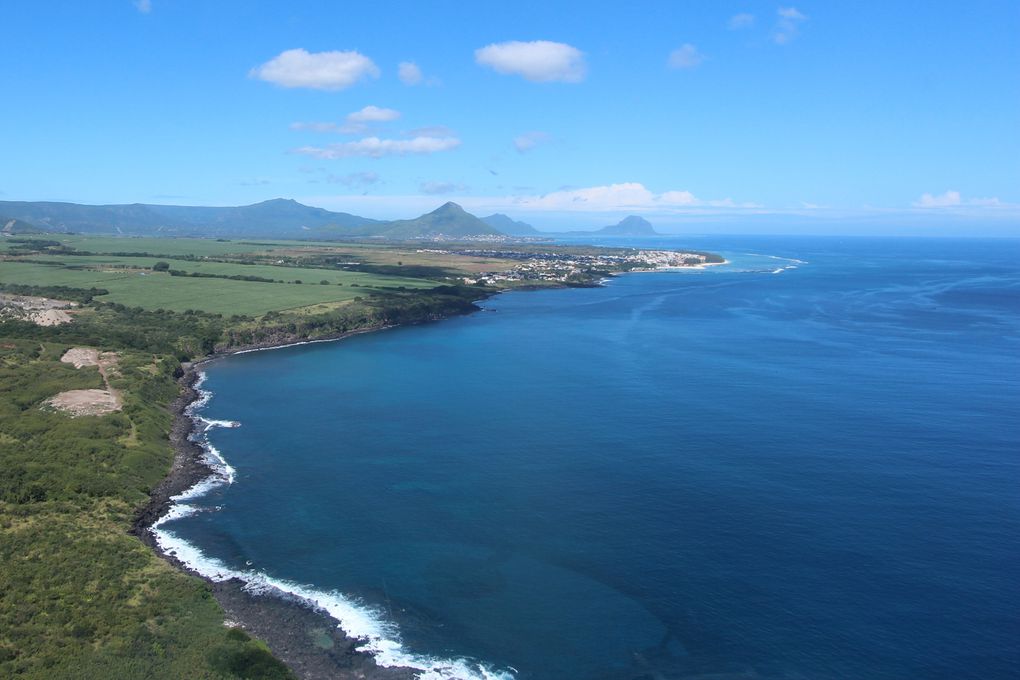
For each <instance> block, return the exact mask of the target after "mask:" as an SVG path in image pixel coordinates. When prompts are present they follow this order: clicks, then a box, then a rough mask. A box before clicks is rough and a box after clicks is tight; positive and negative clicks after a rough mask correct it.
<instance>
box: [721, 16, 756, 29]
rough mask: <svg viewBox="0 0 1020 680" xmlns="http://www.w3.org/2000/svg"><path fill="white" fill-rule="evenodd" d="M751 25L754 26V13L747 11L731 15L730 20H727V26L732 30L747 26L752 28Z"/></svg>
mask: <svg viewBox="0 0 1020 680" xmlns="http://www.w3.org/2000/svg"><path fill="white" fill-rule="evenodd" d="M751 26H754V15H753V14H748V13H747V12H741V13H740V14H734V15H733V16H731V17H730V20H729V21H727V22H726V28H728V29H730V30H731V31H739V30H742V29H745V28H751Z"/></svg>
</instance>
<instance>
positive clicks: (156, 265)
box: [0, 237, 485, 680]
mask: <svg viewBox="0 0 1020 680" xmlns="http://www.w3.org/2000/svg"><path fill="white" fill-rule="evenodd" d="M138 241H142V239H137V240H136V239H121V240H115V239H89V238H86V239H83V238H80V237H75V238H74V239H67V240H64V239H60V240H59V241H53V240H49V239H20V240H19V241H18V242H14V241H13V239H10V238H7V239H4V240H3V241H2V242H3V243H4V245H5V246H6V247H7V250H6V254H4V255H0V258H2V262H0V292H5V293H14V294H19V295H30V296H40V297H51V298H55V299H60V300H70V301H74V302H77V303H78V304H79V307H78V308H77V309H75V310H73V315H74V316H73V321H72V322H70V323H64V324H60V325H53V326H41V325H36V324H34V323H31V322H29V321H26V320H20V319H19V320H7V321H3V322H0V677H12V678H26V679H30V678H31V679H36V678H38V679H42V678H46V679H50V678H96V679H100V678H102V679H103V680H105V679H107V678H168V679H169V678H250V679H255V678H290V677H292V675H291V674H290V672H289V670H288V669H286V668H285V667H284V666H282V664H280V662H279V661H277V660H276V659H275V658H274V657H273V656H272V654H271V653H270V652H269V650H268V648H266V646H265V645H264V644H263V643H261V642H259V641H257V640H253V639H251V638H249V637H248V635H247V634H246V633H244V632H243V631H241V630H238V629H228V628H226V627H224V625H223V612H222V610H221V609H220V608H219V605H218V604H217V603H216V601H215V600H214V599H213V598H212V595H211V591H210V589H209V587H208V586H207V585H206V584H205V583H204V582H203V581H201V580H200V579H197V578H193V577H191V576H188V575H186V574H184V573H182V572H179V571H177V570H176V569H174V568H173V567H171V566H170V565H169V564H168V563H166V562H164V561H163V560H162V559H160V558H158V557H157V556H156V555H155V554H154V553H153V552H152V551H151V550H149V548H147V547H146V546H145V545H143V544H142V543H141V542H140V541H139V540H138V539H137V538H135V537H133V536H131V535H130V534H129V533H128V532H129V529H130V527H131V525H132V522H133V520H134V518H135V516H136V513H137V512H138V511H139V509H140V508H141V507H143V506H144V505H145V503H146V502H147V501H148V497H149V492H150V490H151V489H152V488H153V487H155V486H156V485H157V484H158V483H159V481H160V480H161V479H162V478H163V477H164V476H165V475H166V473H167V471H168V470H169V467H170V463H171V460H172V457H173V453H172V451H171V448H170V445H169V439H168V433H169V429H170V426H171V423H172V414H171V412H170V410H169V405H170V403H171V402H172V401H173V400H174V399H175V398H176V396H177V394H178V386H177V384H176V381H175V377H176V376H178V375H180V372H181V364H180V362H181V361H185V360H190V359H195V358H199V357H203V356H206V355H208V354H210V353H212V352H214V351H217V350H226V349H229V348H231V347H237V346H241V345H254V344H260V343H281V342H288V341H293V340H298V339H305V338H308V339H312V338H324V337H335V336H337V335H339V334H342V333H345V332H349V331H355V330H360V329H366V328H376V327H381V326H385V325H391V324H398V323H414V322H419V321H426V320H430V319H436V318H440V317H443V316H448V315H451V314H458V313H464V312H468V311H470V310H472V309H474V305H473V304H472V300H474V299H477V298H479V297H482V296H484V295H485V293H484V292H480V291H479V290H478V289H474V288H468V287H464V286H457V285H449V282H448V280H449V278H450V277H449V276H446V274H448V273H449V272H450V271H453V273H456V271H455V270H450V269H448V268H447V267H446V266H445V265H444V266H437V267H432V269H431V270H430V271H433V272H438V273H439V274H440V276H438V278H435V279H432V280H426V279H421V278H417V277H414V276H406V275H405V276H399V275H390V274H385V275H384V274H379V273H374V272H366V271H351V270H349V269H345V268H344V267H346V266H348V265H345V264H342V263H345V262H353V261H354V260H353V259H352V256H351V255H350V252H352V251H354V252H359V249H360V248H361V247H360V246H358V245H352V244H345V246H344V248H343V250H342V251H341V250H338V249H337V248H336V247H335V246H334V247H325V246H317V245H314V244H307V243H304V244H294V243H277V244H261V243H260V244H240V243H236V242H234V243H223V242H216V241H188V242H185V241H169V240H167V241H157V240H155V239H153V240H151V242H150V243H148V244H146V245H147V246H148V247H151V248H152V250H153V251H154V252H153V253H151V254H149V253H146V252H144V251H135V250H134V249H133V248H131V249H126V248H125V246H126V245H127V244H131V245H135V244H137V242H138ZM188 245H190V246H193V247H194V249H189V248H188V247H186V246H188ZM11 246H17V247H11ZM103 249H109V250H114V249H115V252H119V253H135V254H123V255H107V254H102V253H100V252H99V251H101V250H103ZM365 250H366V253H367V254H369V255H371V254H372V253H375V252H376V251H375V250H373V249H367V248H366V249H365ZM196 251H198V252H204V253H205V254H203V255H198V254H197V252H196ZM214 252H216V253H217V254H212V253H214ZM270 252H272V254H269V253H270ZM81 253H91V254H81ZM389 257H390V254H386V255H385V256H382V257H380V259H379V260H377V261H376V264H375V265H373V264H372V260H371V258H370V257H360V258H358V262H359V263H364V266H366V267H372V266H380V267H392V268H395V269H396V270H397V271H396V274H405V273H412V272H415V271H420V269H415V268H414V267H413V266H409V267H408V268H406V269H404V268H402V267H401V266H398V265H390V264H389V262H390V259H389ZM392 257H394V258H404V259H407V260H408V262H409V263H415V260H414V254H413V252H412V253H408V252H407V251H404V250H401V251H399V253H398V254H395V255H392ZM426 257H427V256H426ZM417 264H418V265H420V266H426V265H421V260H418V261H417ZM175 274H176V275H175ZM196 275H197V276H196ZM225 277H247V278H225ZM261 278H265V279H267V280H268V281H263V280H261ZM299 280H303V281H305V282H306V283H305V284H300V283H294V282H295V281H299ZM277 281H288V283H277ZM313 283H314V284H315V285H308V284H313ZM78 346H85V347H93V348H96V349H99V350H101V351H114V352H116V353H117V355H118V357H119V358H118V360H117V362H116V365H115V366H114V367H110V368H107V375H108V378H109V381H110V386H111V388H112V389H114V390H116V391H117V392H118V393H119V395H120V397H121V399H122V403H123V407H122V409H121V410H120V411H116V412H114V413H110V414H108V415H104V416H80V417H71V416H69V415H66V414H65V413H62V412H59V411H56V410H54V409H52V408H50V407H48V406H47V405H46V402H47V400H48V399H50V398H51V397H53V396H55V395H57V394H58V393H61V392H65V391H68V390H83V389H101V388H103V387H104V384H103V380H102V377H101V376H100V373H99V371H98V369H97V368H96V367H89V366H85V367H82V368H80V369H76V368H74V367H73V366H72V365H70V364H67V363H63V362H61V361H60V358H61V357H62V356H63V355H64V353H65V352H66V351H67V350H68V349H69V348H72V347H78Z"/></svg>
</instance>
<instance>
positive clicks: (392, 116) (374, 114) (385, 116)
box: [347, 105, 400, 123]
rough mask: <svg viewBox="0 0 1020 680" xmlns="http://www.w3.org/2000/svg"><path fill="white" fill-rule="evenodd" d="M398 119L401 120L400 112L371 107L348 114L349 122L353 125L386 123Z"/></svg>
mask: <svg viewBox="0 0 1020 680" xmlns="http://www.w3.org/2000/svg"><path fill="white" fill-rule="evenodd" d="M397 118H400V111H396V110H394V109H384V108H380V107H378V106H371V105H369V106H366V107H365V108H363V109H361V110H359V111H355V112H354V113H349V114H347V120H348V121H350V122H351V123H385V122H387V121H391V120H396V119H397Z"/></svg>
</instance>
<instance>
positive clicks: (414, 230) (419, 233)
mask: <svg viewBox="0 0 1020 680" xmlns="http://www.w3.org/2000/svg"><path fill="white" fill-rule="evenodd" d="M352 233H361V234H362V235H365V236H376V237H382V238H392V239H416V238H434V237H437V236H445V237H447V238H460V237H464V236H502V235H503V233H502V232H500V231H499V230H498V229H495V228H493V227H491V226H489V225H488V224H486V223H485V222H483V221H482V220H480V219H478V218H477V217H475V216H474V215H472V214H471V213H469V212H467V211H466V210H464V208H462V207H460V206H459V205H457V204H456V203H452V202H451V203H444V204H443V205H441V206H439V207H438V208H436V209H435V210H433V211H432V212H430V213H426V214H424V215H422V216H421V217H416V218H414V219H413V220H394V221H393V222H384V223H381V224H373V225H371V226H370V227H368V228H364V229H356V230H352Z"/></svg>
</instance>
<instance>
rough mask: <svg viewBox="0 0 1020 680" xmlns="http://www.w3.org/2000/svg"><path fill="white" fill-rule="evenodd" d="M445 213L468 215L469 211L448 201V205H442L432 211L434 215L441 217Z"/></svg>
mask: <svg viewBox="0 0 1020 680" xmlns="http://www.w3.org/2000/svg"><path fill="white" fill-rule="evenodd" d="M443 213H454V214H460V213H465V214H466V213H467V211H466V210H464V208H462V207H460V205H459V204H457V203H454V202H453V201H447V202H446V203H444V204H442V205H441V206H439V207H438V208H436V209H435V210H433V211H432V214H433V215H439V214H443Z"/></svg>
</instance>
